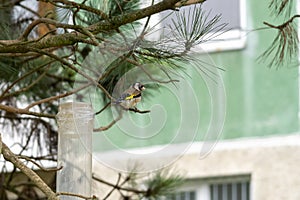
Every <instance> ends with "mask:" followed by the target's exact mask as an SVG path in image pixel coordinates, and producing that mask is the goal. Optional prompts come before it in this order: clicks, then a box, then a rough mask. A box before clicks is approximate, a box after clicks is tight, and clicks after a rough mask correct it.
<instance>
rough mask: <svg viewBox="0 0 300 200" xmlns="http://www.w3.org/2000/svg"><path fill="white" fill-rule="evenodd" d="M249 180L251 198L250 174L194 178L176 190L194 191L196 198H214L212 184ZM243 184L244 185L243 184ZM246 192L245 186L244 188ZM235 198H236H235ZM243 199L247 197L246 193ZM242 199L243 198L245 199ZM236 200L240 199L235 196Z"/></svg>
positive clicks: (208, 199)
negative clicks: (211, 190)
mask: <svg viewBox="0 0 300 200" xmlns="http://www.w3.org/2000/svg"><path fill="white" fill-rule="evenodd" d="M243 182H249V184H250V185H249V198H248V199H251V179H250V175H237V176H232V177H231V176H229V177H212V178H204V179H192V180H187V181H186V183H185V184H184V185H183V186H182V187H180V188H179V189H178V191H176V193H177V192H178V193H180V192H191V191H194V192H195V195H196V200H214V199H211V198H210V197H211V196H210V195H211V194H210V185H212V184H231V183H232V184H235V183H243ZM242 186H243V185H242ZM242 190H244V192H245V188H242ZM233 199H234V198H233ZM243 199H247V197H245V194H244V196H243ZM243 199H242V200H243ZM235 200H238V199H237V198H235Z"/></svg>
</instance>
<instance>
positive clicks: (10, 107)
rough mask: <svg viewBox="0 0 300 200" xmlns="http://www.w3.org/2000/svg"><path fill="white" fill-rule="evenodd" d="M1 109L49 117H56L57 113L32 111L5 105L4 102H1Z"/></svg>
mask: <svg viewBox="0 0 300 200" xmlns="http://www.w3.org/2000/svg"><path fill="white" fill-rule="evenodd" d="M0 110H5V111H6V112H9V113H15V114H26V115H32V116H36V117H47V118H52V119H55V115H51V114H45V113H38V112H31V111H28V110H26V109H22V108H15V107H12V106H6V105H3V104H0Z"/></svg>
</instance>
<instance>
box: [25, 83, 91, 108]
mask: <svg viewBox="0 0 300 200" xmlns="http://www.w3.org/2000/svg"><path fill="white" fill-rule="evenodd" d="M90 85H91V83H87V84H85V85H83V86H81V87H79V88H76V89H73V90H72V91H69V92H66V93H63V94H60V95H57V96H52V97H48V98H45V99H41V100H39V101H35V102H33V103H31V104H29V105H28V106H27V107H26V108H25V110H29V109H30V108H32V107H34V106H36V105H39V104H42V103H48V102H51V101H54V100H57V99H60V98H63V97H67V96H70V95H72V94H75V93H77V92H79V91H81V90H83V89H85V88H87V87H88V86H90Z"/></svg>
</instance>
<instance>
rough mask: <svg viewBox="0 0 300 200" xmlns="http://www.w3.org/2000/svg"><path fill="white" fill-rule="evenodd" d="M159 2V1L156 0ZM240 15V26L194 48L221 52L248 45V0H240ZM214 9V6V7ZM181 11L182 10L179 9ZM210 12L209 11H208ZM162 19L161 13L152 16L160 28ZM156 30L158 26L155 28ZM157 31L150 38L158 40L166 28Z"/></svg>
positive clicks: (198, 50) (151, 22)
mask: <svg viewBox="0 0 300 200" xmlns="http://www.w3.org/2000/svg"><path fill="white" fill-rule="evenodd" d="M155 2H157V1H155ZM149 5H150V4H149V0H147V1H145V2H144V3H143V7H145V6H149ZM239 7H240V9H239V11H240V12H239V16H240V27H238V28H234V29H231V30H228V31H225V32H223V33H222V34H218V33H217V34H215V35H218V36H217V37H215V38H214V40H211V41H207V42H205V43H202V44H199V45H196V46H194V47H193V48H192V50H193V51H195V52H198V53H205V52H220V51H228V50H239V49H243V48H244V47H245V46H246V34H245V31H244V30H246V21H247V12H246V0H239ZM212 9H213V8H212ZM179 12H180V11H179ZM207 13H208V12H207ZM221 17H222V16H221ZM161 20H162V19H161V18H160V16H159V14H155V15H153V16H152V17H151V20H150V24H153V25H155V26H158V27H157V28H158V29H161V28H162V27H160V25H159V22H160V21H161ZM144 22H145V19H143V20H142V23H144ZM155 30H156V28H155ZM161 30H162V31H155V33H154V34H150V35H149V36H148V39H150V40H157V39H159V37H160V36H161V35H162V34H163V32H164V30H163V29H161Z"/></svg>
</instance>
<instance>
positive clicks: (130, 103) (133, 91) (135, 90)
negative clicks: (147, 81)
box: [115, 82, 146, 111]
mask: <svg viewBox="0 0 300 200" xmlns="http://www.w3.org/2000/svg"><path fill="white" fill-rule="evenodd" d="M145 89H146V88H145V86H144V85H143V84H141V83H140V82H136V83H134V84H132V85H131V86H130V87H129V88H128V89H127V90H125V91H124V92H123V93H122V94H121V96H120V97H119V98H118V99H117V100H116V101H115V104H119V105H121V106H122V107H123V108H124V109H126V110H133V111H135V110H136V111H138V109H137V108H136V107H135V106H136V104H137V103H138V102H140V101H141V100H142V91H143V90H145Z"/></svg>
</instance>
